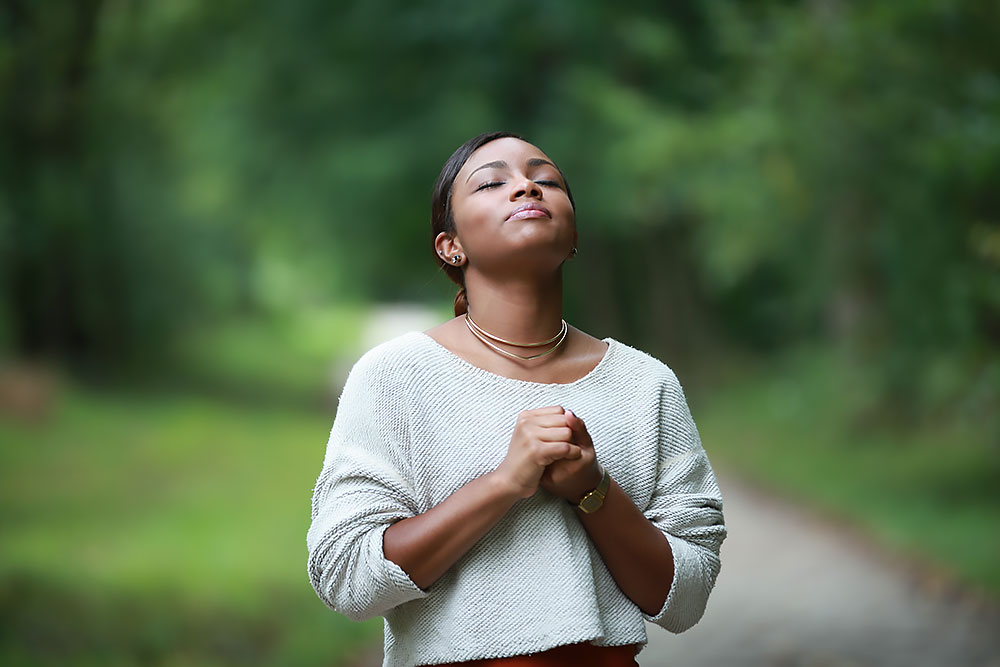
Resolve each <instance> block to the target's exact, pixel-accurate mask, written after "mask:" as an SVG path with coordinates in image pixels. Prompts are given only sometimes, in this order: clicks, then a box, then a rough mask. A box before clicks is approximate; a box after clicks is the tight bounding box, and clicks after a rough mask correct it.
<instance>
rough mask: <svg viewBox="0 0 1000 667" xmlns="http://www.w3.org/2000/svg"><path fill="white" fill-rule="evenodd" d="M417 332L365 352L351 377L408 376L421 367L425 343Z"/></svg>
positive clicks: (400, 336)
mask: <svg viewBox="0 0 1000 667" xmlns="http://www.w3.org/2000/svg"><path fill="white" fill-rule="evenodd" d="M422 336H423V334H420V333H419V332H417V331H409V332H407V333H404V334H400V335H398V336H396V337H394V338H390V339H389V340H386V341H383V342H381V343H379V344H377V345H375V346H374V347H372V348H370V349H368V350H367V351H365V352H364V353H363V354H362V355H361V356H360V357H359V358H358V360H357V361H356V362H355V363H354V365H353V366H352V367H351V371H350V375H375V376H383V375H384V376H393V375H398V374H406V373H407V372H408V371H410V370H412V369H413V368H414V367H416V366H418V365H419V360H420V359H421V358H422V357H423V353H424V350H425V349H426V348H425V347H424V346H423V341H422V340H421V337H422Z"/></svg>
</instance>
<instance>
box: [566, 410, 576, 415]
mask: <svg viewBox="0 0 1000 667" xmlns="http://www.w3.org/2000/svg"><path fill="white" fill-rule="evenodd" d="M566 412H568V413H570V414H571V415H573V416H574V417H576V415H575V414H574V413H573V411H572V410H570V409H569V408H566Z"/></svg>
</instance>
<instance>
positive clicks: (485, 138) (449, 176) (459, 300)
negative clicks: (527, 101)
mask: <svg viewBox="0 0 1000 667" xmlns="http://www.w3.org/2000/svg"><path fill="white" fill-rule="evenodd" d="M505 137H511V138H514V139H520V140H521V141H527V140H526V139H524V137H520V136H518V135H516V134H513V133H511V132H485V133H483V134H480V135H479V136H476V137H472V138H471V139H469V140H468V141H466V142H465V143H464V144H462V145H461V146H459V147H458V149H457V150H456V151H455V152H454V153H452V154H451V157H450V158H448V160H447V161H446V162H445V163H444V167H442V168H441V173H440V174H438V178H437V182H435V183H434V195H433V197H432V199H431V254H433V255H434V261H436V262H437V263H438V266H440V267H441V268H442V269H443V270H444V272H445V273H446V274H447V275H448V277H449V278H450V279H451V280H452V282H454V283H455V284H456V285H458V286H459V288H460V289H459V290H458V294H456V295H455V315H456V316H458V315H462V314H464V313H465V312H466V311H468V310H469V300H468V298H467V297H466V294H465V273H464V272H463V271H462V269H461V267H458V266H455V265H454V264H450V263H449V262H447V261H446V260H444V259H442V258H441V256H440V255H438V252H437V246H436V245H435V241H436V239H437V236H438V234H440V233H441V232H445V233H446V234H449V235H451V236H454V235H455V218H454V216H453V215H452V210H451V191H452V185H454V183H455V177H456V176H458V172H459V171H461V170H462V167H463V166H465V163H466V161H467V160H468V159H469V156H471V155H472V154H473V153H475V152H476V151H477V150H479V149H480V148H482V147H483V146H485V145H486V144H488V143H490V142H491V141H496V140H497V139H503V138H505ZM556 169H558V167H556ZM559 174H560V175H561V176H562V177H563V183H565V184H566V196H567V197H569V203H570V204H571V205H572V206H573V209H574V210H576V204H575V203H574V202H573V194H572V193H571V192H570V189H569V182H568V181H567V180H566V176H565V175H564V174H563V173H562V170H560V171H559Z"/></svg>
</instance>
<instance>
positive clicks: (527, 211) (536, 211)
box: [507, 202, 552, 220]
mask: <svg viewBox="0 0 1000 667" xmlns="http://www.w3.org/2000/svg"><path fill="white" fill-rule="evenodd" d="M551 217H552V214H551V213H549V209H547V208H545V207H544V206H542V205H541V204H538V203H536V202H528V203H526V204H521V205H520V206H518V207H517V208H515V209H514V210H513V211H511V212H510V215H508V216H507V220H524V219H526V218H551Z"/></svg>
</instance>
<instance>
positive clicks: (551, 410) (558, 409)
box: [524, 405, 563, 415]
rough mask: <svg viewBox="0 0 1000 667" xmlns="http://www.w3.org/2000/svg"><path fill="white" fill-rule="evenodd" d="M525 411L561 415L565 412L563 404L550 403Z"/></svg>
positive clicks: (535, 413) (536, 413)
mask: <svg viewBox="0 0 1000 667" xmlns="http://www.w3.org/2000/svg"><path fill="white" fill-rule="evenodd" d="M524 412H528V413H531V414H533V415H559V414H562V413H563V406H561V405H548V406H546V407H544V408H534V409H532V410H525V411H524Z"/></svg>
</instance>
